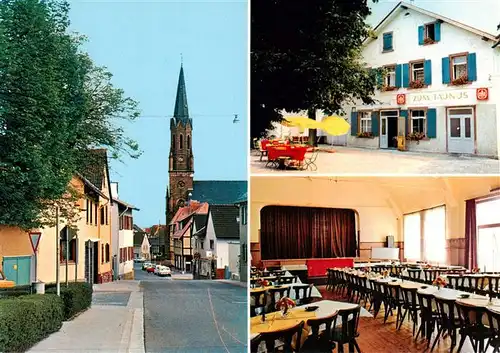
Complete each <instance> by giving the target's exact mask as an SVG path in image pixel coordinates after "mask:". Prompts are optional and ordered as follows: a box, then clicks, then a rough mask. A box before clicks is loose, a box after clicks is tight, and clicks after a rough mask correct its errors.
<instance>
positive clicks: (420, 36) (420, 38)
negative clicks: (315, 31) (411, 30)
mask: <svg viewBox="0 0 500 353" xmlns="http://www.w3.org/2000/svg"><path fill="white" fill-rule="evenodd" d="M424 33H425V28H424V26H418V45H424Z"/></svg>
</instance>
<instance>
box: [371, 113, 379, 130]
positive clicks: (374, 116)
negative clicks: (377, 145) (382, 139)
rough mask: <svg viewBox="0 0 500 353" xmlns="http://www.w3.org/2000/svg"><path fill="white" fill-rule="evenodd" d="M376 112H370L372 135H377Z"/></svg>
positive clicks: (377, 120)
mask: <svg viewBox="0 0 500 353" xmlns="http://www.w3.org/2000/svg"><path fill="white" fill-rule="evenodd" d="M378 114H379V113H378V112H372V135H373V136H378V122H379V119H378Z"/></svg>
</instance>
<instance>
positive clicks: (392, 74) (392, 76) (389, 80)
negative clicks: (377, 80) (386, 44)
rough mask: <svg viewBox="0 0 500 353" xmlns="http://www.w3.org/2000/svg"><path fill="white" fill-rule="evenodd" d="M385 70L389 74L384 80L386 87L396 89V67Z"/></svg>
mask: <svg viewBox="0 0 500 353" xmlns="http://www.w3.org/2000/svg"><path fill="white" fill-rule="evenodd" d="M385 69H386V72H387V73H386V75H385V78H384V86H386V87H396V67H395V66H387V67H386V68H385Z"/></svg>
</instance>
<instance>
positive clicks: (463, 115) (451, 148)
mask: <svg viewBox="0 0 500 353" xmlns="http://www.w3.org/2000/svg"><path fill="white" fill-rule="evenodd" d="M448 152H450V153H467V154H473V153H474V111H473V108H451V109H448Z"/></svg>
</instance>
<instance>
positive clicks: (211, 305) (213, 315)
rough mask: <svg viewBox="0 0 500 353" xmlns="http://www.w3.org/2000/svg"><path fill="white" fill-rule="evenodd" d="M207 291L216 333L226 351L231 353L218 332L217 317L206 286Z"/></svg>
mask: <svg viewBox="0 0 500 353" xmlns="http://www.w3.org/2000/svg"><path fill="white" fill-rule="evenodd" d="M207 292H208V301H209V302H210V309H211V310H212V318H213V319H214V323H215V328H216V329H217V333H218V334H219V338H220V341H221V342H222V344H223V345H224V348H225V349H226V352H227V353H231V352H229V349H227V346H226V342H224V340H223V339H222V335H221V334H220V330H219V324H218V323H217V319H216V318H215V310H214V305H213V303H212V295H211V294H210V288H207Z"/></svg>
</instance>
